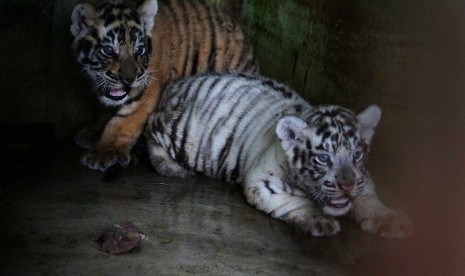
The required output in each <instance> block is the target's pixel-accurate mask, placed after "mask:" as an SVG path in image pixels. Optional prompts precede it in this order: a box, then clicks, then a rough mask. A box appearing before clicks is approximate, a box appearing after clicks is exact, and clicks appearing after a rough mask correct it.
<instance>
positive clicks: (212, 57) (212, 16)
mask: <svg viewBox="0 0 465 276" xmlns="http://www.w3.org/2000/svg"><path fill="white" fill-rule="evenodd" d="M206 11H207V15H208V17H207V18H208V22H209V25H210V30H211V35H210V37H211V42H210V53H209V54H208V59H207V62H208V66H207V71H216V70H215V65H216V54H217V53H216V36H217V34H216V27H215V26H216V24H217V19H216V10H215V9H214V8H213V7H211V6H207V9H206Z"/></svg>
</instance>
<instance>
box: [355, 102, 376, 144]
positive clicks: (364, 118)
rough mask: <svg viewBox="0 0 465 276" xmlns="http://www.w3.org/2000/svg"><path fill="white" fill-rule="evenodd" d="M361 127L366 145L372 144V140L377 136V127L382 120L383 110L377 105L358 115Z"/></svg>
mask: <svg viewBox="0 0 465 276" xmlns="http://www.w3.org/2000/svg"><path fill="white" fill-rule="evenodd" d="M357 119H358V123H359V126H360V135H361V136H362V139H363V140H364V141H365V143H367V144H370V143H371V138H373V135H374V134H375V127H376V126H377V125H378V123H379V120H380V119H381V108H380V107H379V106H377V105H370V106H369V107H367V108H366V109H365V110H363V111H362V112H360V114H358V115H357Z"/></svg>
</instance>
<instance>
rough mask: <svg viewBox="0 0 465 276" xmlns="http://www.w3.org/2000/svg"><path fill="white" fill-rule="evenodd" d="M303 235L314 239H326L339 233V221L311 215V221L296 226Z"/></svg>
mask: <svg viewBox="0 0 465 276" xmlns="http://www.w3.org/2000/svg"><path fill="white" fill-rule="evenodd" d="M296 225H297V227H298V228H300V229H302V230H303V231H304V232H305V233H309V234H311V235H312V236H315V237H328V236H332V235H334V234H336V233H338V232H339V231H341V226H340V224H339V221H337V220H336V219H335V218H332V217H328V216H325V215H322V214H321V215H320V214H319V215H313V216H312V217H311V219H307V220H306V221H303V222H300V223H297V224H296Z"/></svg>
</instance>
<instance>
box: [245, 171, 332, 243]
mask: <svg viewBox="0 0 465 276" xmlns="http://www.w3.org/2000/svg"><path fill="white" fill-rule="evenodd" d="M244 194H245V197H246V199H247V201H248V202H249V203H250V204H251V205H254V206H255V207H256V208H257V209H258V210H260V211H263V212H265V213H267V214H269V215H271V216H272V217H273V218H276V219H279V220H282V221H284V222H286V223H289V224H291V225H294V226H295V227H296V228H298V229H300V230H303V231H304V232H306V233H310V234H312V235H313V236H316V237H323V236H331V235H334V234H336V233H337V232H339V231H340V230H341V227H340V225H339V222H338V221H337V220H336V219H335V218H332V217H329V216H327V215H324V214H323V213H322V212H321V211H320V210H319V209H318V207H317V206H316V205H315V204H314V203H313V202H312V201H311V200H309V199H308V198H306V197H305V195H304V194H303V193H302V192H301V191H299V190H296V189H295V188H292V187H291V186H289V185H288V184H287V183H286V182H284V181H282V180H281V179H280V178H278V177H276V176H273V175H272V174H257V175H252V176H247V177H246V179H245V182H244Z"/></svg>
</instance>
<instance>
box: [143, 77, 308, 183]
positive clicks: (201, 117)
mask: <svg viewBox="0 0 465 276" xmlns="http://www.w3.org/2000/svg"><path fill="white" fill-rule="evenodd" d="M309 111H310V105H309V104H308V103H307V102H306V101H304V100H303V99H302V98H301V97H300V96H299V95H298V94H297V93H295V92H294V91H292V90H291V89H290V88H288V87H287V86H284V85H283V84H280V83H278V82H276V81H273V80H270V79H266V78H262V77H254V76H250V75H247V74H240V73H210V74H204V75H200V76H195V77H190V78H185V79H182V80H180V81H178V82H175V83H172V84H170V85H168V86H167V87H166V89H165V91H164V93H163V95H162V98H161V101H160V104H159V106H158V109H157V112H156V113H155V114H154V115H152V117H151V119H150V121H149V125H148V129H149V133H150V135H155V136H158V137H163V138H162V139H161V140H163V141H164V142H165V145H164V147H165V148H166V149H168V148H170V149H171V150H170V151H169V153H170V155H171V157H172V158H173V159H174V160H176V161H177V162H179V163H181V164H183V165H184V166H186V167H189V168H192V169H193V170H195V171H198V172H202V173H204V174H205V175H207V176H210V177H213V178H218V179H224V180H226V181H229V182H241V177H242V175H243V173H244V172H245V171H246V170H247V169H248V168H249V167H250V166H251V164H252V163H253V161H254V158H256V157H257V156H259V155H260V153H261V152H262V151H263V150H264V149H266V148H267V147H269V146H270V144H271V143H273V142H275V141H276V139H277V138H276V135H275V128H276V124H277V121H278V119H279V118H280V117H282V116H283V115H287V114H300V113H302V114H303V113H308V112H309ZM158 140H160V139H158Z"/></svg>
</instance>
